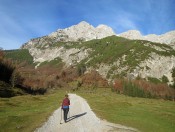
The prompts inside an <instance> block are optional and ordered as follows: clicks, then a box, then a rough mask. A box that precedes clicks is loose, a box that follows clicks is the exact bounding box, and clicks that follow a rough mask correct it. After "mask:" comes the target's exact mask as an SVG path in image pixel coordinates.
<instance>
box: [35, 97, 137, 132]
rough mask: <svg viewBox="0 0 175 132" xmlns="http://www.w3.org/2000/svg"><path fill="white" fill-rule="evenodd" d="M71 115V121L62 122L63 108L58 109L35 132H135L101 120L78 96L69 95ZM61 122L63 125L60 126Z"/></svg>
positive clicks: (132, 129)
mask: <svg viewBox="0 0 175 132" xmlns="http://www.w3.org/2000/svg"><path fill="white" fill-rule="evenodd" d="M69 98H70V102H71V105H70V113H69V114H68V117H69V121H68V122H67V123H64V121H63V117H62V120H61V112H62V110H61V108H59V109H57V110H56V111H55V112H54V113H53V115H52V116H50V117H49V119H48V121H47V122H45V123H44V124H43V126H41V127H40V128H37V129H36V130H35V132H116V131H117V132H135V131H137V130H136V129H134V128H130V127H126V126H122V125H119V124H113V123H109V122H106V121H103V120H100V119H99V118H97V117H96V115H95V114H94V112H93V111H92V110H91V108H90V107H89V105H88V103H87V102H86V100H85V99H83V98H81V97H80V96H77V95H76V94H69ZM62 114H63V113H62ZM60 120H61V124H60Z"/></svg>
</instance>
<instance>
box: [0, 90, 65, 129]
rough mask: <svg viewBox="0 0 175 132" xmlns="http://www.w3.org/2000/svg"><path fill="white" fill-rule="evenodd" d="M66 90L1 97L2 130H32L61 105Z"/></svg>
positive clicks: (0, 126)
mask: <svg viewBox="0 0 175 132" xmlns="http://www.w3.org/2000/svg"><path fill="white" fill-rule="evenodd" d="M64 94H65V91H63V90H58V91H56V92H55V93H51V94H47V95H44V96H43V95H37V96H31V95H25V96H17V97H13V98H0V131H1V132H12V131H13V132H17V131H18V132H24V131H25V132H31V131H34V129H35V128H37V127H39V126H40V125H41V124H42V123H43V122H45V121H46V120H47V118H48V117H49V116H50V114H51V113H52V112H53V111H54V110H55V109H57V108H58V107H60V103H61V101H62V98H63V97H64Z"/></svg>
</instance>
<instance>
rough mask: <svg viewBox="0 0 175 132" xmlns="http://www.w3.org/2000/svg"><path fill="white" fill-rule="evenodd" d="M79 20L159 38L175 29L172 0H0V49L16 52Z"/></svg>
mask: <svg viewBox="0 0 175 132" xmlns="http://www.w3.org/2000/svg"><path fill="white" fill-rule="evenodd" d="M81 21H87V22H88V23H90V24H91V25H93V26H97V25H99V24H106V25H108V26H110V27H112V28H113V30H114V31H115V32H116V33H117V34H119V33H121V32H125V31H127V30H131V29H135V30H139V31H140V32H141V33H142V34H143V35H147V34H157V35H160V34H163V33H166V32H168V31H171V30H175V0H0V47H1V48H3V49H18V48H20V46H21V45H22V44H23V43H25V42H27V41H29V40H30V39H31V38H36V37H41V36H44V35H47V34H50V33H51V32H54V31H56V30H57V29H63V28H66V27H69V26H71V25H75V24H78V23H79V22H81Z"/></svg>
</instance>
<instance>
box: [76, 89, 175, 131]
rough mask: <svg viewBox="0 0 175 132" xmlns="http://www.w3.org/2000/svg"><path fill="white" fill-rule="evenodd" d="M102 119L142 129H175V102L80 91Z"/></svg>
mask: <svg viewBox="0 0 175 132" xmlns="http://www.w3.org/2000/svg"><path fill="white" fill-rule="evenodd" d="M77 94H79V95H80V96H82V97H83V98H85V99H86V100H87V101H88V103H89V105H90V107H91V108H92V110H93V111H94V112H95V113H96V114H97V116H98V117H99V118H101V119H105V120H107V121H109V122H113V123H117V124H122V125H126V126H129V127H133V128H136V129H138V130H139V131H142V132H174V130H175V102H173V101H165V100H162V99H148V98H138V97H129V96H125V95H119V94H116V93H114V92H111V90H110V89H97V91H95V92H92V93H91V92H88V91H86V92H84V91H79V92H78V93H77Z"/></svg>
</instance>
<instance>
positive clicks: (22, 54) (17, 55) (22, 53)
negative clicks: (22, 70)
mask: <svg viewBox="0 0 175 132" xmlns="http://www.w3.org/2000/svg"><path fill="white" fill-rule="evenodd" d="M5 57H6V58H11V59H12V60H17V61H19V62H24V61H25V62H27V63H28V64H33V57H32V56H31V55H30V53H29V51H28V50H27V49H18V50H6V51H5Z"/></svg>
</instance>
